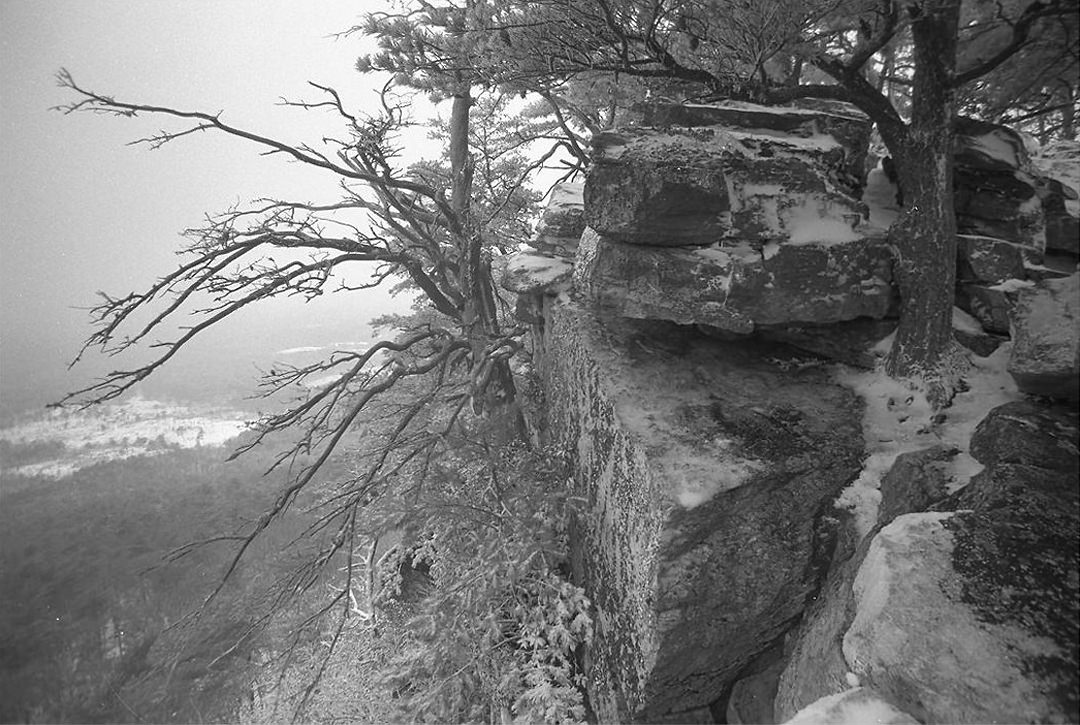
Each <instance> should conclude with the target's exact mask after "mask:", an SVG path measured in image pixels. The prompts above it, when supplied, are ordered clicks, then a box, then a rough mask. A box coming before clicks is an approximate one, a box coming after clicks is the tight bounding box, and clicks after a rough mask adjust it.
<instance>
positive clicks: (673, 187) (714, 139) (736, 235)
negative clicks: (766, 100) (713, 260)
mask: <svg viewBox="0 0 1080 725" xmlns="http://www.w3.org/2000/svg"><path fill="white" fill-rule="evenodd" d="M829 118H832V117H831V116H830V114H827V113H822V112H817V111H804V110H797V109H791V110H787V111H781V112H777V111H774V110H771V109H768V108H766V107H763V106H752V105H750V104H742V105H741V106H739V107H738V108H720V107H714V106H703V107H686V106H661V107H658V108H656V109H655V110H654V112H653V114H652V115H651V116H650V117H649V118H648V121H650V122H651V123H652V124H654V127H648V128H647V127H641V126H627V127H623V128H620V129H617V130H615V131H608V132H604V133H600V134H597V135H595V136H594V137H593V142H592V143H593V166H592V167H591V168H590V170H589V175H588V178H587V179H586V182H585V191H584V198H585V222H586V224H587V225H588V226H590V227H592V228H593V229H595V230H596V231H597V232H599V233H600V234H601V235H603V236H605V237H608V238H610V239H612V240H613V241H618V242H623V243H627V244H644V245H652V246H692V245H710V244H714V243H717V242H721V241H727V240H730V241H735V242H743V243H751V244H757V245H758V246H760V245H761V244H764V243H766V242H770V241H772V242H781V241H785V240H790V241H795V242H800V241H814V242H820V241H840V240H851V239H855V238H857V236H858V235H856V234H854V233H853V231H852V230H853V228H854V227H855V226H856V225H857V224H858V223H859V222H860V221H861V220H862V218H863V216H864V215H865V208H864V207H863V206H862V205H861V204H860V203H859V202H858V201H857V200H856V198H855V197H853V196H851V195H849V194H848V193H847V192H848V191H849V190H851V189H854V188H858V186H860V185H861V175H860V174H859V173H853V172H852V171H851V170H850V169H852V168H856V167H858V168H861V166H862V161H861V158H862V155H864V154H865V143H862V144H859V141H858V139H859V138H865V136H866V135H867V134H868V133H869V128H870V126H869V121H868V120H866V119H865V118H861V119H860V118H854V117H852V118H841V117H836V118H835V120H834V121H833V122H831V123H830V122H829V121H827V120H826V119H829ZM764 119H768V120H770V121H774V122H777V121H778V122H780V123H781V125H784V124H787V123H789V121H790V122H791V123H793V124H794V125H792V129H796V128H797V129H799V133H798V134H796V133H783V134H781V133H777V132H776V131H775V130H773V129H771V128H768V127H767V126H764V125H763V120H764ZM733 123H734V124H744V123H745V124H746V125H738V126H732V125H717V124H733ZM657 124H660V125H662V127H660V128H658V127H656V125H657ZM683 124H685V125H683ZM856 128H858V129H861V130H859V131H856V130H855V129H856ZM845 143H848V144H852V146H851V147H848V146H846V145H845ZM855 157H857V158H858V160H857V161H853V158H855Z"/></svg>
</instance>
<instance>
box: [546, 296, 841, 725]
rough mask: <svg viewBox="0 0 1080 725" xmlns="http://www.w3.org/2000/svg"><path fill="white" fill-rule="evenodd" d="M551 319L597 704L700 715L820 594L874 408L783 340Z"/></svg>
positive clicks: (600, 708) (556, 394) (551, 353)
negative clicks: (834, 506) (868, 411)
mask: <svg viewBox="0 0 1080 725" xmlns="http://www.w3.org/2000/svg"><path fill="white" fill-rule="evenodd" d="M544 318H545V321H546V326H545V355H544V360H545V367H546V370H545V371H544V375H545V379H546V380H545V382H546V386H545V387H546V390H547V396H548V406H549V417H550V426H551V431H552V435H553V436H554V437H556V438H557V439H560V440H562V441H563V442H565V443H566V444H567V445H568V446H569V447H570V449H571V451H572V452H573V453H574V456H575V459H576V461H575V463H576V480H577V481H578V486H579V489H578V491H577V494H578V495H580V496H581V497H582V499H583V502H582V508H581V511H580V513H579V515H578V516H577V520H576V525H575V531H574V532H573V535H572V539H573V544H572V546H573V550H574V566H575V573H576V574H577V576H579V577H580V578H581V579H582V580H583V581H584V582H585V584H586V586H587V587H588V590H589V592H590V595H591V596H592V597H593V601H594V604H595V606H596V617H595V623H596V643H595V646H594V648H593V651H592V652H591V653H590V660H591V661H590V673H591V684H590V698H591V702H592V704H593V707H594V709H595V710H596V712H597V715H598V716H599V718H600V719H601V720H602V721H605V722H607V721H620V722H626V721H649V720H655V719H658V718H661V717H668V716H678V715H679V713H681V712H690V711H694V710H699V709H700V708H701V707H704V706H707V705H708V704H709V703H711V702H712V701H714V700H717V699H718V698H720V697H721V696H722V695H723V694H724V692H725V689H726V688H727V687H729V686H730V685H731V684H732V682H733V681H734V678H735V677H736V675H738V674H739V672H740V670H741V669H742V668H743V667H744V666H745V665H746V664H747V663H748V662H749V661H750V660H751V659H753V658H754V657H755V656H756V655H758V654H760V653H761V652H762V651H763V650H765V649H766V648H767V647H768V646H769V645H770V643H773V642H774V641H776V640H777V639H778V638H779V637H780V636H781V635H783V634H784V632H785V631H786V630H787V629H788V628H789V627H790V626H791V623H792V621H793V620H794V619H795V618H796V617H797V616H798V615H799V613H800V612H801V611H802V610H803V607H804V605H805V602H806V600H807V598H808V597H809V596H810V595H811V594H812V592H813V591H815V589H816V587H817V586H818V584H819V578H820V572H819V571H818V568H817V564H818V563H819V562H820V561H821V559H822V549H824V548H827V545H828V542H827V541H826V540H825V538H826V537H824V536H822V535H821V531H822V529H821V527H820V521H818V519H819V514H820V512H821V511H822V509H823V508H827V507H828V505H829V504H830V503H831V501H832V499H833V497H834V496H835V495H836V492H837V491H839V490H840V488H842V487H843V486H844V485H845V484H846V482H847V481H848V480H849V479H851V478H852V477H853V476H854V474H855V473H856V472H857V471H858V470H859V462H860V457H861V453H862V439H861V431H860V427H859V420H860V404H859V402H858V400H857V399H856V398H855V397H854V396H853V394H852V393H850V391H847V390H846V389H844V388H841V387H839V386H838V385H836V384H834V383H832V382H831V381H830V380H829V378H828V375H827V374H826V373H825V372H824V371H822V370H821V369H820V368H818V367H815V366H800V365H798V364H795V363H797V362H799V361H798V360H792V356H793V355H794V353H793V351H792V349H791V348H787V347H784V346H781V345H770V344H767V343H752V342H751V343H745V342H744V343H731V342H724V341H720V340H715V339H708V338H703V337H700V336H698V335H697V334H695V333H694V332H693V331H692V330H690V329H687V328H679V327H677V326H675V325H670V324H667V323H658V322H638V323H635V322H631V321H626V320H623V321H610V320H601V319H599V318H597V317H595V316H594V315H593V314H591V313H589V312H587V311H585V310H583V309H581V308H580V307H578V306H577V305H575V304H573V303H568V302H557V303H550V302H549V304H548V306H547V307H546V309H545V311H544ZM825 556H826V557H827V554H826V555H825ZM676 719H677V717H676Z"/></svg>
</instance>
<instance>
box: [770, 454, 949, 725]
mask: <svg viewBox="0 0 1080 725" xmlns="http://www.w3.org/2000/svg"><path fill="white" fill-rule="evenodd" d="M955 453H956V452H955V450H953V449H951V448H948V447H946V446H942V445H937V446H932V447H929V448H925V449H922V450H918V451H912V452H909V453H903V454H901V455H899V456H897V458H896V460H895V461H894V462H893V465H892V466H891V467H890V469H889V471H888V473H886V474H885V476H883V477H882V480H881V484H880V490H881V503H880V504H879V506H878V519H877V525H876V527H875V528H874V529H873V530H872V531H871V532H870V534H869V535H867V536H865V537H863V538H860V536H859V532H858V530H857V527H856V525H855V522H854V520H853V517H852V515H851V514H850V513H849V512H847V511H845V510H842V509H838V510H836V511H834V512H833V515H834V516H835V517H836V519H837V523H836V531H837V537H836V543H835V546H834V548H833V552H832V562H831V565H830V566H829V571H828V575H827V576H826V579H825V584H824V585H823V586H822V588H821V591H820V592H818V593H817V596H815V597H813V599H812V601H811V603H810V604H809V606H808V607H807V610H806V613H805V615H804V616H803V620H802V622H801V623H800V624H799V627H798V629H796V630H794V631H793V632H792V633H791V634H790V635H789V644H790V647H789V649H790V655H789V657H788V659H787V661H786V663H785V668H784V670H783V672H782V673H781V674H780V678H779V682H778V685H777V690H776V699H775V701H774V708H775V715H776V722H783V721H785V720H787V719H788V718H790V717H793V716H794V715H795V713H796V712H798V711H800V710H801V709H803V708H805V707H808V706H809V705H810V703H812V702H814V701H815V700H817V699H818V698H821V697H826V696H829V695H833V694H836V693H839V692H841V691H842V690H844V689H845V688H847V687H849V686H850V682H849V675H848V671H849V667H850V666H849V664H848V662H847V660H846V659H845V658H844V653H843V650H842V649H841V642H842V640H843V636H844V633H845V632H846V631H847V630H848V628H849V626H850V625H851V622H852V620H853V619H854V617H855V598H854V593H853V590H852V583H853V582H854V580H855V576H856V574H857V573H858V571H859V567H860V565H861V564H862V562H863V559H864V558H865V557H866V553H867V550H868V549H869V546H870V542H871V540H872V539H873V535H874V533H875V532H877V531H879V530H880V529H881V528H882V527H883V526H884V525H885V524H887V523H889V522H891V521H892V520H893V519H895V518H896V517H898V516H901V515H903V514H907V513H911V512H915V511H925V510H926V509H928V508H929V507H930V506H932V505H934V504H935V503H937V502H939V501H941V500H943V499H945V497H946V495H947V490H946V484H947V475H946V472H945V466H946V465H947V462H948V461H949V459H951V458H952V456H953V455H955Z"/></svg>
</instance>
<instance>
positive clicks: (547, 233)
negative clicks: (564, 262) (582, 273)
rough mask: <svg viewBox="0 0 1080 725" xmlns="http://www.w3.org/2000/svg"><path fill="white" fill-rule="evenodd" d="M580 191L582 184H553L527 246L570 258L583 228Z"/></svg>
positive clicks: (582, 192) (582, 196)
mask: <svg viewBox="0 0 1080 725" xmlns="http://www.w3.org/2000/svg"><path fill="white" fill-rule="evenodd" d="M584 193H585V189H584V186H583V185H582V184H572V183H570V182H562V183H559V184H556V185H555V187H554V188H552V190H551V195H550V196H549V197H548V203H547V206H546V207H545V208H544V212H543V214H541V215H540V220H539V221H538V222H537V223H536V232H535V233H534V234H533V236H532V238H531V239H530V240H529V242H528V244H529V246H530V247H532V248H533V249H536V250H537V251H538V252H540V253H542V254H547V255H551V256H555V257H563V258H566V259H569V260H573V259H574V256H575V254H576V253H577V246H578V240H579V239H581V233H582V232H584V231H585V217H584V215H585V202H584Z"/></svg>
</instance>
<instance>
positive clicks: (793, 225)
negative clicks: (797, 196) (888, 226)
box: [784, 199, 863, 244]
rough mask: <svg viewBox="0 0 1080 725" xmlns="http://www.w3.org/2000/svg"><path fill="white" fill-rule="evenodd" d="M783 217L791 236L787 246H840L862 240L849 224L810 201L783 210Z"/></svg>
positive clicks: (804, 200)
mask: <svg viewBox="0 0 1080 725" xmlns="http://www.w3.org/2000/svg"><path fill="white" fill-rule="evenodd" d="M784 217H785V218H786V222H787V228H788V231H789V233H790V235H791V236H790V238H789V239H788V241H787V243H788V244H842V243H845V242H854V241H858V240H859V239H862V238H863V235H862V234H861V233H859V232H857V231H855V229H854V228H853V225H852V223H851V222H849V221H847V220H846V219H838V218H836V217H835V216H830V215H829V214H828V210H827V209H821V208H820V207H819V206H817V205H816V204H813V203H812V202H811V201H810V199H802V203H800V204H796V205H792V206H790V207H788V208H787V209H785V210H784Z"/></svg>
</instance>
